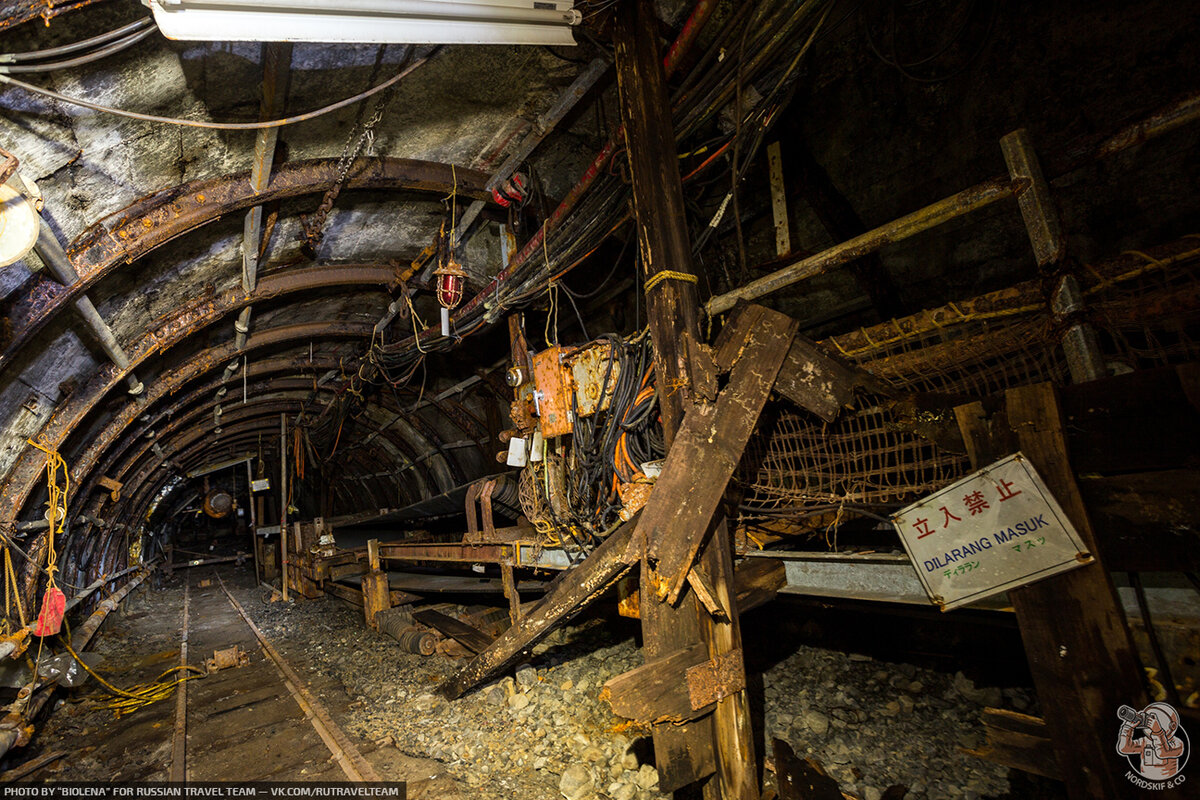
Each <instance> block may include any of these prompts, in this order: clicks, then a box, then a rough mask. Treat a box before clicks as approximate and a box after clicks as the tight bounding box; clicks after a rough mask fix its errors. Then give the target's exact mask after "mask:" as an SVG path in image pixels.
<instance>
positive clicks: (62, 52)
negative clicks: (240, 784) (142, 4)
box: [0, 17, 156, 64]
mask: <svg viewBox="0 0 1200 800" xmlns="http://www.w3.org/2000/svg"><path fill="white" fill-rule="evenodd" d="M153 22H154V18H153V17H143V18H142V19H139V20H137V21H136V22H131V23H129V24H128V25H125V26H123V27H120V28H116V29H115V30H111V31H109V32H107V33H102V34H100V35H99V36H93V37H91V38H90V39H82V40H80V41H78V42H72V43H71V44H64V45H62V46H60V47H49V48H46V49H45V50H31V51H29V52H27V53H0V64H16V63H20V62H22V61H41V60H43V59H47V58H58V57H59V56H67V55H70V54H72V53H78V52H79V51H81V50H88V49H90V48H92V47H99V46H100V45H103V44H108V43H109V42H111V41H112V40H113V39H120V38H121V37H123V36H126V35H127V34H130V33H133V32H134V31H138V30H141V29H142V28H145V27H147V26H149V25H152V23H153ZM151 30H156V29H155V28H153V27H152V28H151Z"/></svg>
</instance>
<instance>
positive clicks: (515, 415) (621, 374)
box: [498, 315, 664, 549]
mask: <svg viewBox="0 0 1200 800" xmlns="http://www.w3.org/2000/svg"><path fill="white" fill-rule="evenodd" d="M509 339H510V344H511V348H512V361H513V364H512V367H511V368H510V369H509V371H508V375H507V382H508V385H509V386H510V387H512V389H513V392H514V395H515V398H514V400H513V403H512V407H511V416H512V420H513V423H514V425H515V429H514V430H511V431H506V432H505V435H504V436H503V437H502V439H505V440H506V441H507V444H508V451H507V453H501V454H499V455H498V458H501V459H502V460H504V461H505V462H506V463H507V464H508V465H509V466H514V467H520V468H521V469H522V471H521V480H520V499H521V507H522V510H523V511H524V512H525V514H526V516H528V517H529V520H530V522H532V523H533V524H534V526H535V527H536V528H537V529H538V530H539V531H540V532H542V533H543V534H545V535H546V536H547V537H548V538H549V539H552V540H554V539H557V540H559V541H560V542H561V543H562V544H564V545H565V544H569V543H571V542H573V543H575V544H576V545H578V546H579V547H581V548H584V549H587V548H588V547H589V546H590V545H592V544H594V543H595V542H596V541H597V540H598V539H599V538H602V537H603V536H604V535H605V534H606V532H607V531H609V530H611V528H612V527H613V526H614V525H615V524H617V523H618V522H621V521H624V520H627V519H629V518H630V517H631V516H632V515H633V514H634V513H636V512H637V511H638V509H640V508H641V507H642V506H643V505H644V504H645V502H646V499H647V497H648V496H649V493H650V489H651V487H652V486H653V483H654V479H655V478H656V477H657V475H658V471H659V469H660V468H661V459H662V457H663V453H664V450H663V441H662V423H661V420H660V419H659V414H658V392H657V388H656V385H655V381H654V371H653V367H652V358H651V353H650V347H649V339H648V337H647V336H646V335H645V334H644V333H643V334H640V335H637V336H633V337H629V338H622V337H620V336H618V335H616V334H608V335H605V336H601V337H599V338H598V339H595V340H593V341H591V342H588V343H586V344H583V345H580V346H577V347H561V346H552V347H549V348H547V349H545V350H542V351H540V352H537V353H534V352H532V351H531V350H530V348H529V345H528V342H527V340H526V338H525V332H524V329H523V324H522V321H521V319H520V317H519V316H516V315H514V316H513V317H510V319H509Z"/></svg>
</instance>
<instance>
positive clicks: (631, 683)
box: [600, 642, 716, 724]
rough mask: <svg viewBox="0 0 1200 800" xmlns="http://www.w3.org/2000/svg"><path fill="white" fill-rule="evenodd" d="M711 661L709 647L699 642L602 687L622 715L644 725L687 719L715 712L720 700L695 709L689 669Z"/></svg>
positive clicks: (602, 694) (602, 696)
mask: <svg viewBox="0 0 1200 800" xmlns="http://www.w3.org/2000/svg"><path fill="white" fill-rule="evenodd" d="M707 661H708V648H707V647H706V646H705V645H704V644H703V643H702V642H697V643H696V644H693V645H692V646H691V647H685V648H683V649H682V650H677V651H675V652H674V653H671V654H670V655H668V656H666V657H665V658H655V659H652V660H650V661H647V662H646V663H645V664H642V665H641V666H640V667H635V668H634V669H631V670H630V671H628V672H625V673H622V674H620V675H618V676H616V677H615V678H611V679H609V681H608V682H607V683H605V684H604V688H603V689H601V690H600V699H601V700H603V701H604V702H606V703H608V704H609V706H610V707H611V708H612V712H613V713H614V714H616V715H617V716H618V717H623V718H625V719H631V720H634V721H636V722H640V723H642V724H658V723H664V722H674V723H678V722H684V721H687V720H692V719H696V718H698V717H702V716H704V715H705V714H710V713H712V710H713V709H714V708H716V703H712V704H709V705H707V706H704V707H703V708H700V709H693V708H692V704H691V701H690V699H689V697H688V686H687V670H688V668H690V667H695V666H698V665H700V664H703V663H705V662H707Z"/></svg>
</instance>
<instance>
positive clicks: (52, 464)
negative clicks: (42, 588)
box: [25, 439, 71, 588]
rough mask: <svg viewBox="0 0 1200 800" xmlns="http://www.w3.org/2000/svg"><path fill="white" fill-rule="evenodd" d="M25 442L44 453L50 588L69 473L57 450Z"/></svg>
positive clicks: (64, 514) (67, 489) (47, 579)
mask: <svg viewBox="0 0 1200 800" xmlns="http://www.w3.org/2000/svg"><path fill="white" fill-rule="evenodd" d="M25 441H26V442H28V443H29V444H31V445H33V446H34V447H36V448H37V449H38V450H41V451H42V452H43V453H45V454H46V457H47V461H46V494H47V505H49V506H50V511H49V513H48V514H47V515H46V519H48V520H49V521H50V528H49V530H48V531H47V534H46V547H47V549H46V584H47V586H49V587H50V588H56V584H55V582H54V573H55V572H56V571H58V554H57V553H56V552H55V551H54V536H55V535H56V534H59V533H62V532H63V529H64V528H65V527H66V522H67V495H68V494H69V493H70V491H71V474H70V471H69V470H68V469H67V462H66V461H64V460H63V457H62V456H60V455H59V454H58V451H57V450H54V449H53V448H49V447H46V446H45V445H41V444H38V443H37V442H35V441H34V440H33V439H26V440H25ZM59 470H62V474H63V485H62V486H61V487H60V486H59V485H58V471H59ZM60 508H61V510H62V514H63V516H62V519H59V518H58V512H59V509H60Z"/></svg>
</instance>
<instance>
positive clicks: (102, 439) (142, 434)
mask: <svg viewBox="0 0 1200 800" xmlns="http://www.w3.org/2000/svg"><path fill="white" fill-rule="evenodd" d="M309 363H310V362H308V361H307V359H305V360H304V361H303V362H301V361H300V359H269V360H266V361H261V362H258V363H257V364H253V365H251V366H250V368H249V374H253V375H256V376H257V375H268V374H272V373H275V372H280V371H286V372H291V371H294V370H296V369H297V367H306V366H309ZM337 363H338V362H337V360H336V359H329V360H328V361H321V360H318V361H317V362H315V365H317V366H318V367H323V368H325V369H333V368H336V367H337ZM304 384H305V385H307V386H311V385H312V381H311V380H307V381H304ZM216 385H217V384H215V383H211V382H210V383H208V384H206V385H204V386H202V387H200V388H199V389H197V390H195V391H194V392H192V393H190V394H188V395H186V396H185V397H184V398H182V399H181V400H177V401H176V402H175V403H174V404H172V405H171V406H170V407H168V408H167V409H165V410H164V411H163V412H161V413H160V414H159V415H158V417H156V418H154V419H153V420H151V421H150V422H148V423H146V424H144V425H143V426H142V427H141V428H139V429H138V430H137V431H136V432H134V433H130V434H126V430H127V428H128V427H129V426H130V424H131V423H130V422H128V421H126V420H124V419H118V420H114V421H112V422H110V423H109V424H108V425H106V426H105V428H104V429H103V430H102V431H101V432H100V433H99V434H98V435H97V436H94V437H93V438H92V443H93V444H96V445H97V446H96V447H95V448H92V447H89V449H88V452H89V453H90V454H91V455H90V456H89V458H88V459H87V460H86V461H84V460H83V459H81V458H76V459H75V460H74V462H73V463H74V465H75V468H76V470H77V477H76V480H77V482H78V483H77V484H76V485H79V484H82V489H77V490H75V491H74V493H73V494H72V495H71V496H70V498H68V504H70V502H71V498H75V497H79V498H85V499H86V498H88V497H91V493H92V491H93V490H94V489H95V486H96V477H95V476H96V475H105V474H107V473H108V472H109V470H110V469H111V468H112V467H113V465H114V464H116V463H117V462H118V461H120V460H121V458H122V457H123V456H124V455H125V453H126V452H128V450H129V448H130V447H132V446H133V444H134V443H135V442H139V441H140V442H142V443H143V445H144V447H143V448H142V452H144V451H145V450H148V449H151V448H152V447H153V445H154V442H153V440H147V438H146V434H147V433H148V432H150V431H152V430H153V428H154V427H155V426H156V425H157V424H158V423H159V422H160V421H161V420H162V419H163V418H164V417H165V418H168V419H169V418H170V417H171V415H172V414H173V413H175V412H176V411H178V410H179V409H180V408H184V407H186V406H187V405H189V404H191V403H193V402H195V400H196V399H197V398H198V397H201V396H211V395H212V391H213V388H214V387H215V386H216ZM297 388H302V387H297ZM114 442H119V444H118V445H117V446H116V448H115V449H110V448H111V446H112V444H113V443H114ZM102 453H104V454H105V457H104V460H103V461H102V462H100V465H99V466H98V467H94V466H93V464H94V463H95V460H96V459H97V458H99V455H100V454H102ZM139 455H140V453H139ZM80 476H87V477H86V478H83V479H81V477H80ZM103 504H104V498H103V497H99V498H96V499H95V500H93V502H92V505H91V508H90V509H89V513H90V514H91V515H92V516H95V515H97V514H99V512H100V508H101V506H103ZM76 524H78V523H76Z"/></svg>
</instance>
